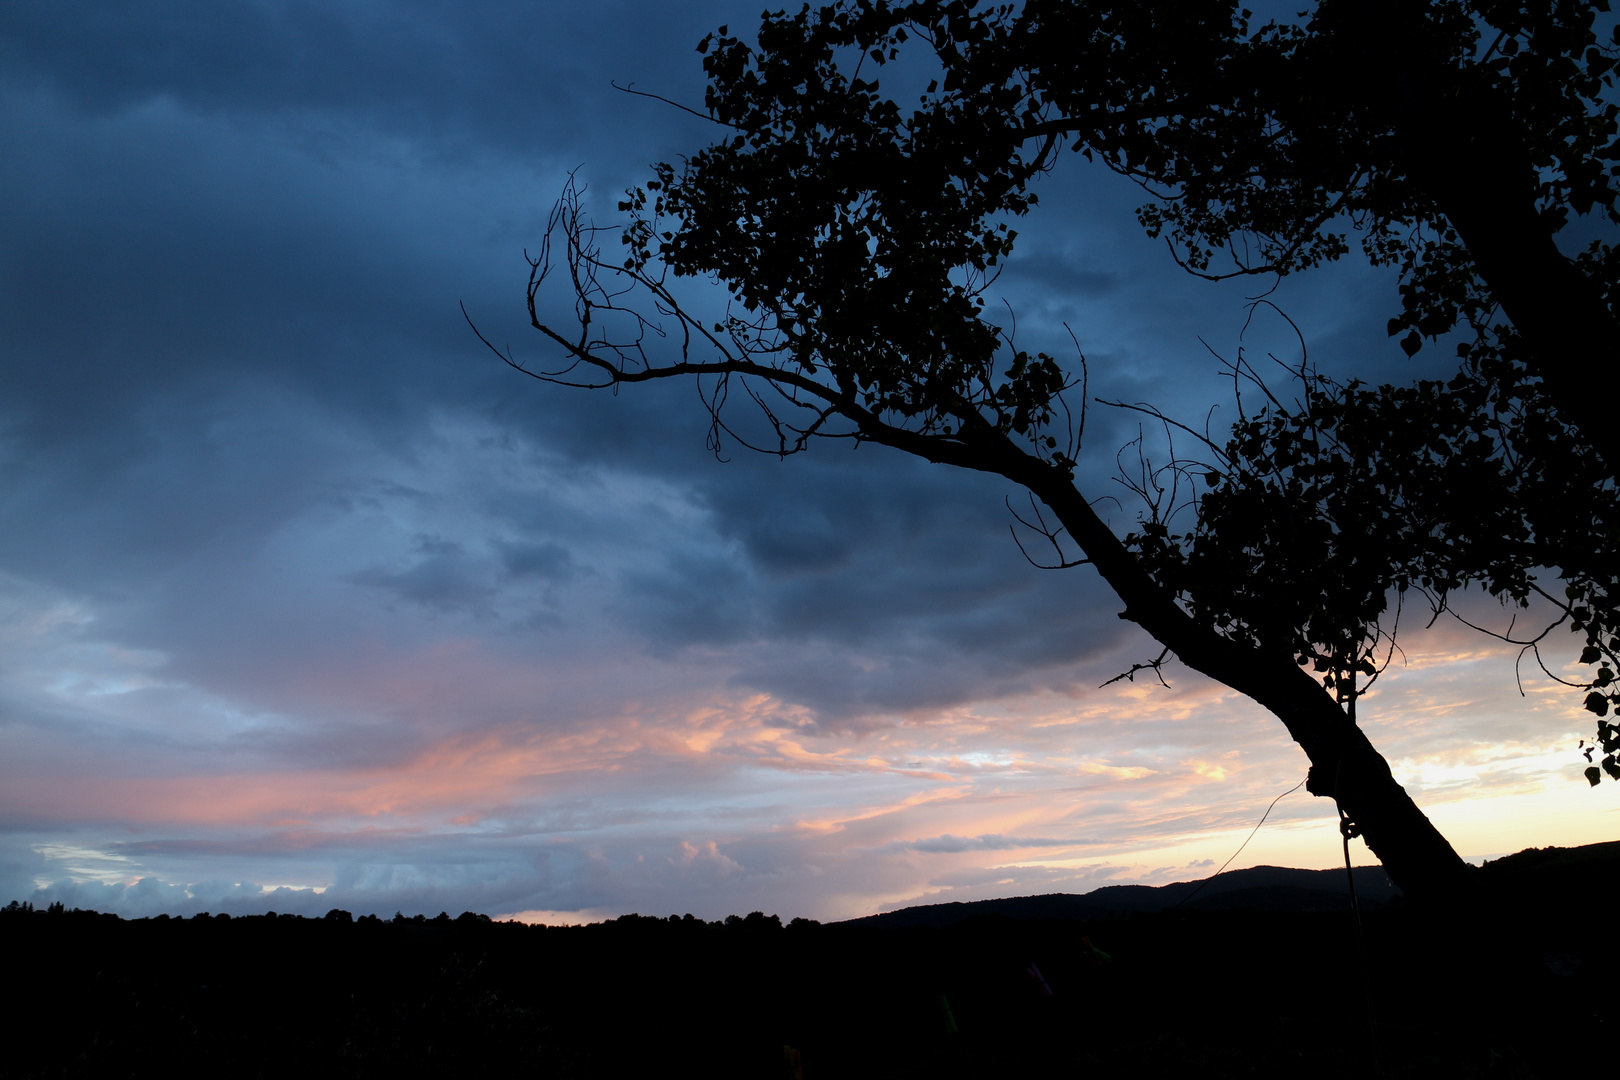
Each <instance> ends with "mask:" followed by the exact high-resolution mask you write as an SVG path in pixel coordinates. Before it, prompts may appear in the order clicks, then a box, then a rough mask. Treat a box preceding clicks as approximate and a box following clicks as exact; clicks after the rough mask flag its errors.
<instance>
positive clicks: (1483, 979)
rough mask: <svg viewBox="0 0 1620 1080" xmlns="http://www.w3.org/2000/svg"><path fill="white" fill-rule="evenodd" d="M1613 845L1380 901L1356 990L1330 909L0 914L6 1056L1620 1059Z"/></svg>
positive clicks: (973, 1062)
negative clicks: (495, 916)
mask: <svg viewBox="0 0 1620 1080" xmlns="http://www.w3.org/2000/svg"><path fill="white" fill-rule="evenodd" d="M1617 854H1620V844H1611V845H1601V846H1600V847H1598V848H1585V849H1570V850H1566V851H1558V850H1553V849H1548V850H1546V851H1543V852H1526V853H1522V854H1521V855H1518V856H1514V857H1512V858H1511V859H1506V860H1501V861H1500V862H1498V863H1495V864H1492V865H1491V866H1489V867H1487V868H1486V869H1485V870H1484V871H1482V873H1481V875H1480V877H1481V888H1480V890H1479V895H1478V896H1477V897H1476V898H1475V899H1473V900H1470V901H1469V902H1467V903H1465V904H1460V905H1454V906H1450V907H1447V908H1444V909H1431V908H1424V907H1421V906H1419V905H1414V904H1405V903H1402V902H1400V901H1396V902H1394V903H1391V904H1388V905H1385V906H1383V907H1380V908H1377V909H1376V910H1372V911H1369V912H1368V913H1367V914H1366V918H1365V923H1366V949H1367V958H1368V966H1369V971H1370V987H1371V994H1370V995H1367V994H1365V993H1364V991H1363V986H1364V983H1363V976H1362V973H1361V967H1360V963H1359V960H1358V955H1357V938H1356V935H1355V932H1354V925H1353V922H1352V920H1351V918H1350V915H1349V914H1348V911H1303V912H1300V911H1295V912H1288V911H1255V910H1242V909H1227V910H1198V909H1190V908H1189V907H1181V908H1178V909H1175V910H1170V911H1161V912H1156V913H1153V912H1135V913H1131V914H1129V915H1127V916H1124V917H1116V918H1102V919H1087V920H1076V919H1050V918H1047V919H1040V918H1035V919H1013V918H1007V917H1004V916H996V915H991V916H983V915H975V916H973V917H971V918H967V919H965V920H963V921H960V922H957V923H955V924H953V925H950V926H947V927H943V928H940V927H929V926H912V927H893V926H881V925H879V926H871V925H865V926H863V925H860V924H836V925H825V926H823V925H816V924H811V923H805V922H802V921H799V922H795V923H794V924H792V925H789V926H787V927H782V926H780V925H779V924H778V923H777V922H776V921H775V919H774V918H765V917H763V916H758V915H756V916H751V917H749V918H747V919H740V920H739V919H735V918H734V919H732V920H728V922H727V923H725V924H722V923H708V924H706V923H703V922H701V921H699V920H695V919H691V918H690V917H687V918H685V919H680V920H670V919H654V918H639V917H635V916H629V917H626V918H622V919H618V920H615V921H613V922H611V923H604V924H599V925H595V926H588V927H551V928H546V927H527V926H522V925H519V924H508V923H491V922H489V921H487V920H484V919H481V918H479V917H476V916H472V915H467V916H463V917H461V918H459V919H450V918H448V917H441V918H440V919H436V920H420V921H416V920H399V921H376V920H361V921H355V922H348V921H345V920H344V919H343V918H342V916H341V915H339V916H337V917H332V918H328V919H298V918H292V917H286V916H283V917H271V916H261V917H248V918H235V919H225V918H207V917H198V918H195V919H166V918H159V919H150V920H135V921H123V920H118V919H116V918H114V917H111V916H104V915H96V914H92V913H89V912H28V911H22V910H20V909H16V908H12V909H10V910H7V911H5V912H4V913H3V914H0V948H3V950H4V953H3V955H4V956H5V960H6V969H7V974H8V976H9V978H8V979H7V983H8V988H9V993H10V994H11V996H12V997H11V1000H10V1001H9V1002H8V1003H7V1005H6V1009H5V1012H6V1015H7V1017H8V1020H9V1023H8V1027H9V1028H10V1030H11V1032H12V1034H11V1036H10V1038H9V1039H8V1040H7V1046H6V1048H5V1053H4V1054H3V1055H0V1069H3V1070H4V1071H5V1072H6V1073H8V1074H11V1075H16V1076H26V1077H35V1076H98V1077H101V1076H147V1075H153V1076H156V1075H164V1076H176V1075H197V1074H200V1073H205V1072H206V1073H207V1074H219V1075H228V1076H232V1077H257V1076H288V1075H311V1074H325V1075H348V1076H368V1077H369V1076H378V1077H383V1076H387V1077H396V1076H482V1075H505V1074H521V1075H523V1076H537V1077H550V1076H556V1077H568V1076H577V1077H602V1076H645V1077H659V1076H685V1075H699V1076H708V1077H731V1076H737V1077H787V1076H792V1075H794V1073H793V1071H792V1066H790V1065H789V1064H788V1063H787V1059H786V1057H785V1055H784V1047H792V1048H793V1049H794V1050H795V1051H796V1052H797V1055H798V1057H799V1061H800V1067H801V1068H802V1075H803V1076H806V1077H810V1078H812V1080H820V1078H822V1077H829V1078H830V1077H904V1076H918V1077H1001V1076H1005V1077H1025V1076H1028V1077H1053V1076H1073V1077H1132V1078H1135V1077H1177V1078H1181V1077H1224V1076H1285V1075H1286V1076H1289V1077H1350V1076H1376V1075H1379V1074H1380V1070H1381V1073H1382V1075H1384V1076H1388V1077H1475V1076H1479V1077H1549V1078H1550V1077H1568V1076H1574V1075H1612V1073H1611V1072H1610V1070H1611V1069H1613V1067H1614V1062H1615V1050H1614V1047H1615V1045H1616V1042H1615V1037H1616V1034H1617V1033H1616V1012H1617V1010H1616V1007H1615V1005H1614V1002H1615V1001H1616V1000H1617V997H1620V994H1617V990H1620V988H1617V986H1616V982H1615V980H1616V969H1615V965H1614V957H1613V951H1612V946H1611V945H1610V944H1609V943H1610V942H1611V941H1612V935H1610V934H1608V933H1606V932H1605V928H1606V927H1607V926H1608V925H1609V924H1610V920H1612V917H1613V914H1614V901H1615V899H1616V897H1620V877H1617V872H1616V871H1617V866H1620V864H1617V860H1616V855H1617ZM1088 940H1089V942H1090V945H1088V944H1087V942H1088ZM1104 954H1106V956H1105V955H1104ZM1032 964H1033V965H1035V966H1036V968H1038V970H1039V973H1040V976H1041V979H1042V980H1044V984H1045V985H1044V988H1043V985H1042V981H1041V980H1037V978H1036V977H1035V976H1034V975H1033V974H1031V972H1030V966H1031V965H1032ZM1047 990H1050V993H1049V994H1048V993H1047V992H1046V991H1047ZM1369 1003H1370V1004H1371V1015H1369V1008H1368V1005H1369ZM1374 1025H1376V1030H1377V1037H1376V1046H1375V1040H1374V1037H1373V1034H1372V1030H1373V1026H1374Z"/></svg>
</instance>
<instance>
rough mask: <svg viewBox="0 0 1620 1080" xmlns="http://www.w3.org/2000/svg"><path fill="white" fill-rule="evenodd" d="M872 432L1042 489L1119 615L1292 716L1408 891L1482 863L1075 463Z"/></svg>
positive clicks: (1324, 787) (1310, 753) (1313, 757)
mask: <svg viewBox="0 0 1620 1080" xmlns="http://www.w3.org/2000/svg"><path fill="white" fill-rule="evenodd" d="M870 434H871V437H872V438H873V439H874V441H880V442H885V443H888V444H889V445H894V446H896V447H897V448H898V449H903V450H907V451H909V452H911V453H915V454H918V455H920V456H923V457H926V458H929V459H930V460H933V461H939V462H943V463H947V464H953V465H959V466H962V467H964V468H969V469H974V470H977V471H980V472H992V473H996V474H998V475H1000V476H1003V477H1005V478H1007V479H1008V480H1011V481H1013V482H1014V483H1017V484H1020V485H1022V486H1023V487H1025V488H1027V489H1028V490H1029V491H1031V492H1032V493H1034V495H1035V496H1036V497H1037V498H1039V499H1040V500H1041V501H1042V502H1044V503H1045V504H1046V505H1047V506H1048V507H1050V508H1051V510H1052V513H1053V514H1054V515H1055V516H1056V517H1057V519H1058V521H1059V522H1061V523H1062V525H1063V527H1064V529H1066V530H1067V531H1068V533H1069V536H1070V537H1071V538H1072V539H1073V540H1074V541H1075V543H1076V544H1077V545H1078V546H1079V547H1080V549H1081V550H1082V551H1083V552H1084V553H1085V556H1086V558H1088V559H1089V560H1091V562H1092V564H1093V565H1094V566H1095V567H1096V568H1097V571H1098V572H1099V573H1100V574H1101V575H1102V578H1103V580H1104V581H1106V582H1108V584H1109V585H1110V586H1111V587H1112V588H1113V590H1114V592H1115V593H1116V594H1117V595H1118V596H1119V598H1120V599H1121V600H1122V601H1124V603H1125V610H1124V611H1122V612H1120V618H1122V619H1128V620H1130V621H1131V622H1134V623H1136V624H1137V625H1138V626H1141V627H1142V629H1144V630H1146V631H1147V632H1148V633H1149V634H1151V635H1152V636H1153V637H1154V638H1155V639H1156V640H1157V641H1158V642H1159V643H1160V644H1162V645H1164V646H1166V647H1168V648H1169V649H1170V650H1171V651H1172V652H1173V653H1175V655H1176V656H1177V657H1178V658H1179V659H1180V660H1181V661H1182V662H1183V663H1184V664H1186V665H1187V666H1188V667H1190V668H1193V669H1194V670H1196V671H1199V672H1201V673H1203V674H1205V675H1207V676H1209V677H1210V678H1212V679H1215V680H1216V681H1217V682H1221V683H1224V684H1225V685H1227V686H1229V687H1231V688H1232V689H1234V690H1236V691H1238V692H1239V693H1241V694H1244V695H1246V696H1247V697H1250V698H1252V699H1253V700H1254V701H1256V702H1258V703H1259V704H1260V705H1262V706H1264V707H1265V708H1266V709H1267V710H1269V711H1270V712H1271V713H1272V715H1274V716H1276V717H1277V719H1279V720H1281V721H1282V722H1283V726H1284V727H1286V728H1287V729H1288V734H1289V735H1291V736H1293V739H1294V741H1295V742H1297V743H1299V745H1300V748H1301V749H1303V750H1304V751H1305V756H1306V757H1307V758H1308V759H1309V760H1310V763H1311V765H1310V772H1309V774H1308V775H1307V780H1306V790H1308V791H1309V792H1311V793H1312V794H1313V795H1320V796H1325V797H1328V798H1332V799H1334V800H1335V801H1336V802H1337V804H1338V806H1339V809H1340V810H1341V811H1342V812H1343V814H1344V815H1345V816H1346V817H1347V818H1348V819H1349V821H1350V822H1351V823H1352V824H1353V825H1354V827H1355V828H1356V829H1357V830H1359V833H1360V835H1361V836H1362V838H1363V839H1364V840H1365V841H1366V843H1367V846H1368V847H1369V848H1371V849H1372V851H1373V853H1374V854H1375V855H1377V856H1378V859H1379V861H1380V862H1381V863H1382V864H1383V866H1384V869H1385V871H1387V872H1388V874H1389V876H1390V879H1391V880H1392V881H1394V882H1395V884H1396V885H1397V886H1399V887H1400V889H1401V890H1402V891H1403V892H1405V893H1406V894H1407V895H1409V896H1412V897H1432V896H1448V895H1452V894H1455V893H1458V892H1460V891H1463V890H1464V889H1466V888H1467V887H1468V886H1469V883H1470V881H1471V880H1472V872H1473V867H1471V866H1470V865H1469V864H1468V863H1465V862H1464V861H1463V860H1462V858H1461V857H1460V856H1459V855H1458V854H1457V852H1456V850H1455V849H1454V848H1453V847H1452V846H1451V844H1450V842H1448V841H1447V840H1446V838H1445V837H1444V836H1442V835H1441V834H1440V831H1439V830H1438V829H1436V828H1435V827H1434V824H1433V822H1431V821H1430V820H1429V819H1428V817H1427V816H1425V815H1424V813H1423V811H1421V810H1419V809H1418V807H1417V804H1416V803H1414V802H1413V801H1412V797H1411V796H1410V795H1408V794H1407V793H1406V789H1405V788H1403V787H1401V785H1400V784H1398V783H1396V781H1395V777H1394V775H1393V774H1392V773H1391V772H1390V768H1389V763H1388V762H1387V761H1385V760H1384V757H1383V755H1381V754H1379V753H1378V751H1377V750H1375V749H1374V748H1373V746H1372V743H1371V742H1369V741H1368V739H1367V736H1366V734H1365V733H1364V732H1363V731H1362V730H1361V729H1360V728H1359V727H1358V726H1357V725H1356V724H1355V722H1354V721H1353V720H1351V718H1350V717H1349V716H1347V715H1346V714H1345V712H1344V710H1343V709H1342V708H1341V707H1340V706H1339V704H1338V702H1337V701H1335V700H1334V698H1333V696H1332V695H1331V694H1330V693H1329V692H1328V691H1327V690H1326V689H1325V688H1324V687H1323V686H1322V685H1321V684H1320V683H1318V682H1317V681H1316V680H1315V679H1313V678H1312V677H1311V676H1310V675H1309V674H1308V673H1307V672H1305V671H1304V670H1303V669H1301V668H1300V667H1299V666H1298V665H1297V664H1295V663H1294V661H1293V659H1292V658H1291V657H1290V656H1288V655H1287V654H1285V653H1277V652H1270V651H1266V650H1263V649H1260V648H1256V647H1253V646H1250V645H1245V644H1242V643H1239V642H1235V641H1232V640H1230V639H1228V638H1225V637H1222V636H1221V635H1219V634H1217V633H1215V632H1214V631H1213V630H1210V629H1208V628H1207V627H1204V626H1201V625H1199V624H1198V623H1197V622H1196V621H1195V620H1194V619H1193V618H1192V617H1191V616H1189V615H1188V614H1187V613H1186V612H1185V611H1183V610H1182V609H1181V607H1180V606H1179V605H1177V604H1176V602H1175V599H1174V597H1173V596H1172V595H1171V594H1170V593H1169V592H1168V591H1167V590H1166V589H1164V588H1162V587H1161V586H1160V585H1159V584H1158V583H1156V582H1155V581H1154V580H1153V579H1152V578H1151V577H1150V576H1148V574H1147V573H1146V572H1145V571H1144V570H1143V569H1142V567H1141V565H1140V564H1139V563H1138V562H1137V561H1136V558H1135V556H1133V555H1132V554H1131V553H1130V551H1129V550H1128V549H1127V548H1126V547H1125V545H1124V544H1123V543H1122V542H1121V541H1120V539H1119V537H1117V536H1115V535H1114V533H1113V530H1111V529H1110V528H1109V527H1108V526H1107V525H1106V524H1105V523H1104V522H1103V520H1102V519H1101V518H1100V517H1098V516H1097V513H1096V511H1094V510H1093V509H1092V508H1091V503H1090V502H1089V501H1088V500H1087V499H1086V498H1085V496H1084V495H1082V494H1081V493H1080V490H1079V489H1078V488H1077V487H1076V486H1075V483H1074V480H1073V477H1072V476H1071V475H1070V474H1069V473H1068V472H1067V471H1066V470H1063V469H1060V468H1058V467H1056V466H1053V465H1051V464H1049V463H1047V462H1044V461H1041V460H1040V459H1038V458H1036V457H1034V456H1032V455H1030V454H1028V453H1026V452H1025V451H1023V450H1021V449H1019V448H1018V447H1017V446H1016V445H1015V444H1014V443H1013V442H1012V441H1011V440H1009V439H1008V438H1007V437H1006V436H1004V435H1000V434H996V435H987V436H986V437H984V438H982V439H980V440H976V441H975V443H974V444H973V445H972V447H971V448H962V449H959V450H956V451H953V452H950V453H948V454H943V455H942V453H941V448H940V447H939V446H937V445H936V446H930V445H928V444H927V442H926V441H925V440H922V439H921V438H918V439H917V440H916V442H915V443H913V442H911V441H910V440H909V439H906V438H904V437H901V438H896V437H895V433H893V432H892V431H891V432H881V431H877V430H873V431H872V432H871V433H870Z"/></svg>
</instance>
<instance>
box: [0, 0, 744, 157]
mask: <svg viewBox="0 0 1620 1080" xmlns="http://www.w3.org/2000/svg"><path fill="white" fill-rule="evenodd" d="M738 10H739V7H738V5H736V4H724V3H709V4H701V3H698V4H692V3H687V4H675V5H662V4H651V5H649V4H637V3H625V2H613V0H604V2H601V3H595V4H591V5H580V4H548V3H510V2H505V0H467V2H463V3H455V4H446V3H436V2H414V3H413V2H404V3H388V4H376V3H365V2H324V0H322V2H313V0H305V2H298V0H285V2H269V3H234V4H231V3H226V4H208V5H205V6H202V7H199V6H197V5H195V4H189V3H185V2H183V0H146V2H139V0H132V2H130V3H120V4H101V3H96V2H94V0H82V2H73V0H62V2H57V0H40V2H34V3H24V2H19V3H13V4H8V5H7V10H6V13H5V17H4V23H3V27H4V33H3V36H0V57H3V59H4V65H3V66H4V67H5V68H7V69H8V70H9V71H11V72H12V73H13V75H12V78H14V79H18V80H28V81H31V82H37V83H43V84H46V85H49V86H52V87H53V88H57V89H59V90H60V91H62V92H63V93H64V94H66V95H67V96H68V97H69V98H70V99H71V100H72V101H74V102H75V103H76V104H78V105H79V106H80V107H83V108H85V109H88V110H91V111H93V112H98V113H111V112H116V111H118V110H120V109H126V108H129V107H130V106H132V105H137V104H141V103H143V102H147V101H151V100H153V99H156V98H172V99H173V100H175V101H177V102H179V103H180V104H181V105H183V106H184V107H185V108H187V109H190V110H195V111H198V112H202V113H223V114H230V115H270V116H276V115H280V114H285V113H289V112H292V111H315V112H324V113H328V114H332V115H335V116H340V117H343V118H345V119H346V120H347V121H348V122H350V123H355V122H358V123H362V124H364V125H365V126H367V127H370V128H373V129H377V130H381V131H384V132H389V133H404V134H409V135H413V136H414V135H429V136H431V137H433V138H434V139H435V140H436V141H438V142H440V143H442V144H444V146H445V148H446V149H448V150H450V151H452V152H457V151H459V152H463V153H471V154H475V155H477V154H482V153H485V152H487V150H488V149H490V148H491V147H499V148H501V149H503V150H510V151H515V152H520V153H530V152H533V151H534V150H535V149H537V148H540V147H543V146H545V145H546V144H555V143H558V142H563V143H567V144H570V145H572V146H575V147H577V146H579V145H580V144H581V143H582V142H589V141H591V140H592V139H594V138H602V137H604V136H605V137H608V138H612V137H613V136H612V135H607V134H606V133H605V132H603V130H602V129H603V127H604V125H605V124H606V123H607V122H609V121H615V122H622V120H623V119H624V114H625V113H626V112H629V111H631V110H633V109H635V108H636V105H637V103H636V102H634V101H632V99H630V98H628V97H626V96H622V95H616V94H613V93H611V92H604V91H605V90H607V89H608V87H607V83H608V81H609V80H612V79H617V80H618V81H619V82H620V83H621V84H627V83H630V82H633V81H638V80H639V81H640V82H641V83H642V84H643V85H647V84H648V82H649V81H650V82H651V83H653V84H658V85H661V86H662V88H663V89H665V90H666V91H675V92H677V93H678V92H679V91H681V90H688V91H690V90H692V89H697V90H698V100H701V83H700V82H699V81H698V79H699V78H700V73H698V74H694V72H695V68H696V65H695V64H693V63H691V57H690V51H691V49H692V47H693V46H694V45H695V44H696V43H697V41H698V39H699V38H700V37H702V36H703V35H704V34H705V33H706V32H708V31H709V30H711V29H713V28H714V26H715V25H716V24H718V23H720V22H724V21H726V20H727V18H729V17H731V16H733V15H735V14H737V13H738ZM743 10H746V11H748V12H749V13H750V14H752V12H753V9H752V8H745V9H743ZM631 20H633V22H634V25H635V31H636V32H634V33H627V32H626V30H627V22H628V21H631ZM670 84H675V85H670ZM660 124H661V126H662V127H664V128H665V129H666V131H669V129H670V128H671V127H673V128H674V129H675V131H669V134H675V132H676V131H684V130H685V129H688V128H691V127H693V126H694V125H692V124H689V123H685V122H683V121H682V120H681V119H680V118H679V117H678V116H675V115H673V114H671V113H669V112H664V113H663V114H662V115H661V117H660Z"/></svg>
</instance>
